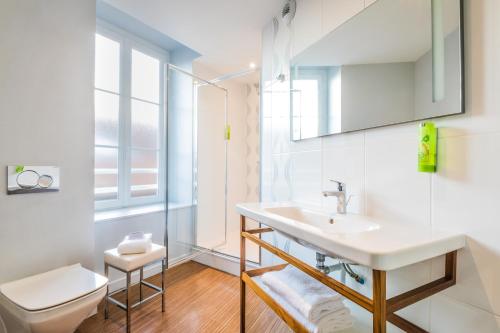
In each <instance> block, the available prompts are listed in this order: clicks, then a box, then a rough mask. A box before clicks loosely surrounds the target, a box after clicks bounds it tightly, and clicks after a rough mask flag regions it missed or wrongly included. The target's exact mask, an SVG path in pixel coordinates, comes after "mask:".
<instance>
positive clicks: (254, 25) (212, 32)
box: [105, 0, 283, 74]
mask: <svg viewBox="0 0 500 333" xmlns="http://www.w3.org/2000/svg"><path fill="white" fill-rule="evenodd" d="M105 2H107V3H109V4H110V5H112V6H114V7H116V8H117V9H119V10H121V11H123V12H125V13H127V14H128V15H130V16H133V17H135V18H136V19H138V20H140V21H142V22H143V23H145V24H147V25H149V26H151V27H152V28H154V29H156V30H158V31H160V32H162V33H164V34H165V35H167V36H169V37H171V38H174V39H176V40H177V41H179V42H180V43H182V44H184V45H186V46H188V47H190V48H191V49H193V50H195V51H197V52H198V53H200V54H201V55H202V57H201V58H200V59H199V61H200V62H201V63H203V64H205V65H207V66H208V67H210V68H211V69H212V70H214V71H215V72H217V73H220V74H228V73H232V72H236V71H241V70H244V69H247V68H248V66H249V63H250V62H254V63H255V64H257V66H259V65H260V58H261V56H260V50H261V33H262V28H263V27H264V26H265V25H266V24H267V23H268V22H269V21H271V19H272V17H273V16H274V15H276V14H277V13H280V10H281V7H282V5H283V0H252V1H248V0H210V1H207V0H182V1H180V0H142V1H137V0H105Z"/></svg>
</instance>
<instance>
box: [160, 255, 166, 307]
mask: <svg viewBox="0 0 500 333" xmlns="http://www.w3.org/2000/svg"><path fill="white" fill-rule="evenodd" d="M165 260H166V259H163V260H162V261H161V312H165Z"/></svg>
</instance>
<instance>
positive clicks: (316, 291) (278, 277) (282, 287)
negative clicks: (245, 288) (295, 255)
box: [262, 265, 345, 323]
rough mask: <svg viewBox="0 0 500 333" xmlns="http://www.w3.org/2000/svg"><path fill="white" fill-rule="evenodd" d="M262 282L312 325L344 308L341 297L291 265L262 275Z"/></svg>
mask: <svg viewBox="0 0 500 333" xmlns="http://www.w3.org/2000/svg"><path fill="white" fill-rule="evenodd" d="M262 282H263V283H264V284H265V285H266V286H267V287H269V289H271V290H272V291H274V292H275V293H276V294H278V295H280V296H281V297H283V299H285V300H286V301H287V303H289V304H290V305H291V306H292V307H294V308H295V309H297V311H298V312H299V313H300V314H301V315H302V316H303V317H304V318H305V319H307V320H308V321H310V322H312V323H318V322H319V320H320V319H321V318H322V317H324V316H325V315H326V314H328V313H330V312H335V311H338V310H342V309H344V308H345V305H344V303H343V302H342V301H343V297H342V295H340V294H339V293H337V292H336V291H334V290H332V289H330V288H328V287H327V286H325V285H324V284H322V283H321V282H319V281H317V280H315V279H314V278H312V277H310V276H309V275H307V274H306V273H304V272H302V271H300V270H299V269H297V268H295V267H293V266H292V265H288V266H287V267H286V268H284V269H282V270H280V271H273V272H267V273H265V274H263V275H262Z"/></svg>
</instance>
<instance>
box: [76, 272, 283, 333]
mask: <svg viewBox="0 0 500 333" xmlns="http://www.w3.org/2000/svg"><path fill="white" fill-rule="evenodd" d="M148 280H149V281H150V282H153V283H155V284H158V283H159V282H160V277H159V275H157V276H154V277H152V278H150V279H148ZM136 287H137V288H134V290H133V297H134V298H133V299H134V300H136V299H137V298H138V297H139V296H138V295H139V293H138V291H139V289H138V286H136ZM146 289H148V288H144V289H143V290H144V291H146ZM247 289H248V288H247ZM247 293H248V296H247V310H246V311H247V332H249V333H250V332H255V333H257V332H258V333H266V332H269V333H271V332H272V333H284V332H287V333H288V332H291V331H290V330H289V329H288V327H287V326H286V324H284V323H283V322H282V321H281V319H279V318H278V317H277V316H276V315H275V314H274V312H272V311H271V310H270V309H268V308H267V306H266V304H264V303H263V302H262V301H261V300H260V299H259V298H258V297H257V296H255V294H254V293H253V292H252V291H247ZM144 294H145V296H147V295H148V294H149V293H146V292H145V293H144ZM117 298H119V297H117ZM77 332H78V333H90V332H92V333H94V332H98V333H118V332H125V312H124V311H123V310H120V309H117V308H116V307H115V306H114V305H110V317H109V319H108V320H104V315H103V307H102V304H101V305H100V306H99V313H98V314H97V315H95V316H93V317H91V318H88V319H87V320H85V321H84V322H83V323H82V325H80V327H79V328H78V330H77ZM132 332H141V333H147V332H149V333H153V332H171V333H174V332H182V333H191V332H196V333H198V332H206V333H217V332H219V333H222V332H224V333H226V332H227V333H236V332H239V279H238V277H235V276H233V275H229V274H226V273H223V272H221V271H218V270H215V269H212V268H210V267H207V266H204V265H201V264H198V263H195V262H188V263H185V264H182V265H179V266H177V267H174V268H172V269H170V270H168V272H167V293H166V310H165V313H162V312H161V297H157V298H156V299H154V300H152V301H151V302H149V303H147V304H144V305H142V306H139V307H137V308H135V309H134V310H133V311H132Z"/></svg>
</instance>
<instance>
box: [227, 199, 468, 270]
mask: <svg viewBox="0 0 500 333" xmlns="http://www.w3.org/2000/svg"><path fill="white" fill-rule="evenodd" d="M236 209H237V211H238V212H239V213H240V214H241V215H244V216H247V217H248V218H251V219H253V220H256V221H258V222H261V223H263V224H265V225H267V226H269V227H271V228H273V229H274V230H276V231H277V232H279V233H282V234H284V235H285V236H287V237H289V238H292V239H293V240H295V241H297V242H298V243H300V244H302V245H304V246H306V247H308V248H311V249H313V250H315V251H317V252H320V253H323V254H326V255H330V256H337V257H341V258H344V259H347V260H350V261H353V262H356V263H359V264H361V265H364V266H368V267H371V268H373V269H377V270H383V271H389V270H393V269H396V268H399V267H403V266H407V265H411V264H414V263H417V262H420V261H424V260H427V259H430V258H434V257H437V256H440V255H443V254H446V253H448V252H452V251H455V250H458V249H460V248H462V247H464V246H465V236H464V235H461V234H457V233H453V232H448V231H442V230H435V229H433V228H430V227H427V226H418V227H417V226H410V225H405V224H404V223H392V222H387V221H380V220H375V219H372V218H369V217H366V216H362V215H357V214H345V215H340V214H335V215H332V214H329V213H327V212H324V211H322V210H321V209H310V208H306V207H302V206H300V205H297V204H294V203H244V204H238V205H237V206H236Z"/></svg>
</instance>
